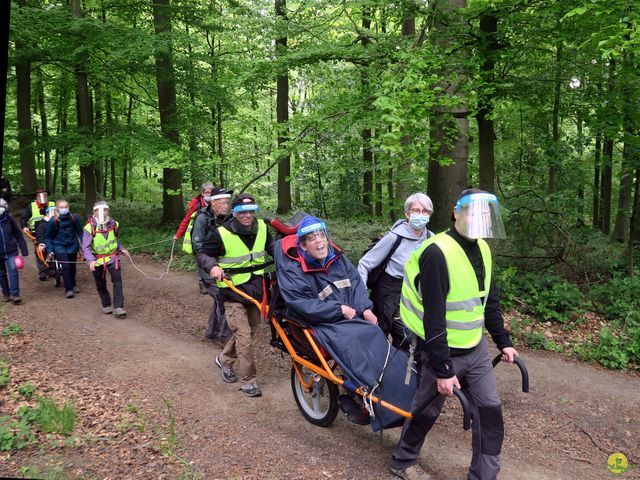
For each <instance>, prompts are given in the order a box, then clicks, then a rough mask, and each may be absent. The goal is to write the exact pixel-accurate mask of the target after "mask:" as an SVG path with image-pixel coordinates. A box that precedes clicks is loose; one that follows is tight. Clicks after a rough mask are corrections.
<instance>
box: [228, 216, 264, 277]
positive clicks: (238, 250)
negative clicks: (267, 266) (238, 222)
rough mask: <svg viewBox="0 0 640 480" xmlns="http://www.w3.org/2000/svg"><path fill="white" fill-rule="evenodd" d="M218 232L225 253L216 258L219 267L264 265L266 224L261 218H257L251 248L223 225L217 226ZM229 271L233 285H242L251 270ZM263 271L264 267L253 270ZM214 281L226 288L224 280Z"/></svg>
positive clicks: (259, 273) (260, 273)
mask: <svg viewBox="0 0 640 480" xmlns="http://www.w3.org/2000/svg"><path fill="white" fill-rule="evenodd" d="M218 232H220V238H222V243H223V244H224V252H225V255H226V256H225V257H221V258H219V259H218V266H219V267H220V268H222V269H223V270H225V269H234V268H246V267H254V266H260V265H264V263H265V261H266V258H265V255H266V252H265V251H264V249H265V247H266V245H267V224H266V223H264V222H263V221H262V220H258V234H257V235H256V240H255V242H254V243H253V249H252V250H249V248H248V247H247V246H246V245H245V243H244V242H243V241H242V239H241V238H240V236H238V235H236V234H235V233H231V232H230V231H229V230H227V229H226V228H225V227H219V228H218ZM229 273H230V275H229V276H230V277H231V281H232V282H233V284H234V285H242V284H243V283H246V282H248V281H249V279H250V278H251V273H252V272H246V273H233V271H231V272H229ZM263 273H264V268H262V269H258V270H256V271H254V272H253V274H255V275H262V274H263ZM216 283H217V284H218V287H220V288H228V286H227V284H226V283H224V282H216Z"/></svg>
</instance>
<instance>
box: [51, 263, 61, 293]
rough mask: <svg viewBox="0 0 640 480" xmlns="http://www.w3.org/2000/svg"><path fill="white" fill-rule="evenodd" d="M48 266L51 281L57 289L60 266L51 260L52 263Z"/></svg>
mask: <svg viewBox="0 0 640 480" xmlns="http://www.w3.org/2000/svg"><path fill="white" fill-rule="evenodd" d="M49 265H50V268H51V280H52V281H53V286H54V287H59V286H60V265H59V264H58V263H57V262H56V261H55V260H52V262H51V263H49Z"/></svg>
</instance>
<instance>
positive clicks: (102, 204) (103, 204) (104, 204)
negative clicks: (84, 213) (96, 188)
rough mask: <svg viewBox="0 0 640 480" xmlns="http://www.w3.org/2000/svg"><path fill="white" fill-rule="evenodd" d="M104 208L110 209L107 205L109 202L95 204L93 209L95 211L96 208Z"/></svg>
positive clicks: (100, 201) (101, 201)
mask: <svg viewBox="0 0 640 480" xmlns="http://www.w3.org/2000/svg"><path fill="white" fill-rule="evenodd" d="M103 206H104V207H107V208H109V205H108V204H107V202H105V201H104V200H99V201H97V202H96V203H94V204H93V209H94V210H95V209H96V208H98V207H103Z"/></svg>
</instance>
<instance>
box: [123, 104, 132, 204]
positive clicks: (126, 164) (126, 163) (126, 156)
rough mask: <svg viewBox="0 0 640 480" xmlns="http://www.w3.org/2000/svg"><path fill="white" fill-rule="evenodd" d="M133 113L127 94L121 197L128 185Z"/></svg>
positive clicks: (125, 193) (124, 194)
mask: <svg viewBox="0 0 640 480" xmlns="http://www.w3.org/2000/svg"><path fill="white" fill-rule="evenodd" d="M132 114H133V96H131V95H129V105H128V106H127V141H126V142H125V144H124V153H123V155H122V197H123V198H127V187H128V186H129V181H128V180H129V178H128V174H129V169H130V168H131V141H130V140H129V138H130V136H131V117H132Z"/></svg>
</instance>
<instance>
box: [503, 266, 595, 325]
mask: <svg viewBox="0 0 640 480" xmlns="http://www.w3.org/2000/svg"><path fill="white" fill-rule="evenodd" d="M497 282H498V287H499V288H500V291H501V294H502V295H503V296H504V298H505V299H506V305H507V306H511V307H513V306H514V305H516V302H517V304H518V306H519V307H521V308H522V309H523V310H524V311H525V312H526V313H529V314H531V315H533V316H534V317H536V319H538V320H544V321H549V320H551V321H555V322H560V323H565V322H568V321H569V320H570V319H571V317H572V316H574V315H576V314H578V313H580V312H581V311H582V309H583V307H584V304H585V299H584V297H583V295H582V293H581V292H580V290H579V289H578V288H577V287H576V286H575V285H573V284H571V283H570V282H568V281H567V280H565V279H563V278H561V277H559V276H557V275H553V274H543V275H541V274H535V273H531V272H528V273H524V274H522V273H517V270H514V269H506V270H503V272H501V274H499V275H498V278H497Z"/></svg>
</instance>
